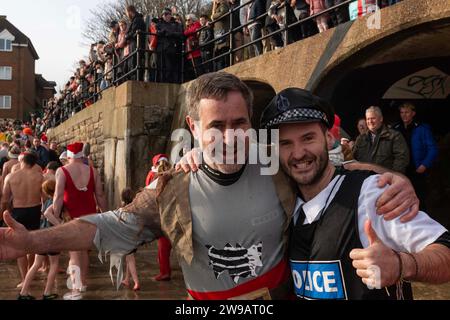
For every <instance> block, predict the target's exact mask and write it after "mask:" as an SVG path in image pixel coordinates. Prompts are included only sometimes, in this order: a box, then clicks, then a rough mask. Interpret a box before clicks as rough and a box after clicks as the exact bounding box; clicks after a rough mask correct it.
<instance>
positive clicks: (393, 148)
mask: <svg viewBox="0 0 450 320" xmlns="http://www.w3.org/2000/svg"><path fill="white" fill-rule="evenodd" d="M371 140H372V139H371V133H370V132H367V133H366V134H362V135H360V136H359V137H358V138H357V139H356V142H355V146H354V148H353V157H354V158H355V160H358V161H360V162H367V163H374V164H377V165H380V166H382V167H385V168H387V169H389V170H393V171H397V172H402V173H404V172H405V171H406V167H407V166H408V164H409V150H408V145H407V144H406V141H405V139H404V138H403V136H402V134H401V133H400V132H398V131H396V130H393V129H390V128H388V127H386V126H385V125H383V126H382V127H381V128H380V129H379V131H378V133H377V135H376V137H375V141H374V143H372V141H371Z"/></svg>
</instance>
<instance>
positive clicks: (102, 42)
mask: <svg viewBox="0 0 450 320" xmlns="http://www.w3.org/2000/svg"><path fill="white" fill-rule="evenodd" d="M97 44H105V41H103V40H100V41H99V42H97Z"/></svg>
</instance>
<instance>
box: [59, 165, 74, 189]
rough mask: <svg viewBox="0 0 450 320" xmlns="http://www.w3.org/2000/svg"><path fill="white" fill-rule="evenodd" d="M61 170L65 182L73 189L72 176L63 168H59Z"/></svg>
mask: <svg viewBox="0 0 450 320" xmlns="http://www.w3.org/2000/svg"><path fill="white" fill-rule="evenodd" d="M61 169H62V171H63V172H64V175H65V176H66V180H67V181H68V182H69V183H70V184H71V185H73V186H74V187H75V183H73V180H72V176H71V175H70V173H69V171H68V170H67V169H66V168H64V167H61Z"/></svg>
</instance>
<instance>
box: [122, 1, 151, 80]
mask: <svg viewBox="0 0 450 320" xmlns="http://www.w3.org/2000/svg"><path fill="white" fill-rule="evenodd" d="M126 15H127V17H128V18H129V19H130V21H131V23H130V26H129V28H128V32H127V35H126V40H127V43H128V45H129V46H130V53H132V54H133V53H134V52H135V51H136V50H137V49H145V46H146V45H145V37H144V35H138V33H140V32H141V33H144V32H146V30H147V26H146V24H145V21H144V18H143V16H142V14H140V13H139V12H137V11H136V8H135V7H134V6H128V7H127V8H126ZM138 57H139V61H138ZM143 61H144V52H141V53H140V54H138V55H137V54H133V56H132V57H131V58H130V59H128V70H129V71H131V70H134V69H135V68H136V67H143ZM143 75H144V70H139V69H138V70H137V73H135V74H132V75H131V76H130V79H131V80H138V81H142V80H143Z"/></svg>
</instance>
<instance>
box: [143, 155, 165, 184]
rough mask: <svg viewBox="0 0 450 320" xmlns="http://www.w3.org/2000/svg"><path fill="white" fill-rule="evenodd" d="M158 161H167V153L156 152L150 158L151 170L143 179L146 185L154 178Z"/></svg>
mask: <svg viewBox="0 0 450 320" xmlns="http://www.w3.org/2000/svg"><path fill="white" fill-rule="evenodd" d="M160 161H167V162H169V157H168V156H167V155H165V154H158V155H156V156H154V157H153V159H152V163H153V167H152V170H151V171H150V172H149V173H148V175H147V179H146V180H145V184H146V185H147V186H148V185H150V183H152V182H153V181H154V180H155V178H156V177H157V174H158V163H159V162H160Z"/></svg>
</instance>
